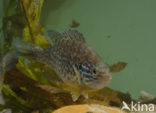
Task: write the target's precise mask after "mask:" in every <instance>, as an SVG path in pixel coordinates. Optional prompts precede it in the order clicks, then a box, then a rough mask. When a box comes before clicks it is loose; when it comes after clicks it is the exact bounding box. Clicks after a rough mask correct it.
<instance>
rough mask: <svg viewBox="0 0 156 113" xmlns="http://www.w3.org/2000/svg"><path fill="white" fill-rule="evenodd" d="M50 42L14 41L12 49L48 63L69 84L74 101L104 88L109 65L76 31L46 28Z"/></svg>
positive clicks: (106, 82) (108, 78)
mask: <svg viewBox="0 0 156 113" xmlns="http://www.w3.org/2000/svg"><path fill="white" fill-rule="evenodd" d="M48 35H49V37H50V39H51V41H52V43H53V45H52V46H51V47H49V48H42V47H39V46H36V45H35V44H32V43H28V42H24V41H22V40H18V39H16V40H14V41H13V48H14V50H16V52H17V53H18V54H20V55H21V56H24V57H27V58H32V59H35V60H37V61H39V62H41V63H43V64H46V65H48V66H50V67H51V68H52V69H53V70H54V71H55V72H56V73H57V75H58V76H59V78H60V79H61V80H62V81H63V82H64V84H66V85H67V86H69V89H68V90H69V91H70V92H71V94H72V98H73V100H74V101H76V100H77V99H78V97H79V96H80V95H84V97H85V98H88V92H89V91H94V90H98V89H101V88H104V86H106V85H107V84H108V83H109V81H110V80H111V74H110V71H109V67H108V66H107V65H106V64H105V63H103V61H102V60H101V58H100V57H99V56H98V55H97V53H96V52H95V51H94V50H93V49H92V48H91V47H90V46H89V45H88V44H87V43H86V41H85V39H84V37H83V35H82V34H81V33H79V32H78V31H76V30H69V31H67V32H63V33H59V32H56V31H48Z"/></svg>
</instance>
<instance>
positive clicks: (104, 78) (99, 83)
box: [89, 73, 112, 90]
mask: <svg viewBox="0 0 156 113" xmlns="http://www.w3.org/2000/svg"><path fill="white" fill-rule="evenodd" d="M111 79H112V76H111V74H110V73H105V74H104V75H101V74H100V75H99V77H98V78H97V79H96V80H95V81H94V83H93V84H90V86H89V87H90V88H93V89H97V90H98V89H102V88H104V87H105V86H106V85H107V84H108V83H109V82H110V80H111Z"/></svg>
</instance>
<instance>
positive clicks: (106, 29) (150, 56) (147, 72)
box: [41, 0, 156, 98]
mask: <svg viewBox="0 0 156 113" xmlns="http://www.w3.org/2000/svg"><path fill="white" fill-rule="evenodd" d="M62 1H63V2H62ZM155 6H156V1H155V0H66V1H65V0H52V1H51V0H47V1H46V3H45V6H44V9H43V13H42V22H41V23H42V24H44V25H45V27H46V29H54V30H58V31H64V30H67V29H69V28H70V26H69V25H70V24H71V23H72V20H73V19H74V20H76V21H78V22H80V26H79V27H78V28H76V29H78V30H79V31H80V32H82V33H83V34H84V36H85V38H86V40H87V42H88V44H90V45H91V46H92V47H93V48H94V49H95V50H96V51H97V53H99V54H100V56H101V57H102V58H103V60H104V61H105V62H107V63H109V64H113V63H117V62H118V61H124V62H127V63H128V65H127V67H126V68H125V69H124V70H123V71H122V72H119V73H115V74H112V76H113V79H112V81H111V83H110V84H109V85H108V86H109V87H110V88H113V89H115V90H120V91H123V92H129V93H130V94H131V95H132V97H133V98H137V97H138V96H139V93H140V91H142V90H145V91H147V92H149V93H151V94H153V95H156V87H155V86H156V82H155V81H156V51H155V48H156V7H155Z"/></svg>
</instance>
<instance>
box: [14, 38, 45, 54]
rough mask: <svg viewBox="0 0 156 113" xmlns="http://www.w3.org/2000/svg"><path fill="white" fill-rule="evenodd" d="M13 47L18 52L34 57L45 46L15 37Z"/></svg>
mask: <svg viewBox="0 0 156 113" xmlns="http://www.w3.org/2000/svg"><path fill="white" fill-rule="evenodd" d="M12 48H13V50H15V51H16V52H17V54H19V55H21V56H28V57H33V56H34V55H36V54H37V53H39V52H41V51H43V48H41V47H39V46H36V45H35V44H32V43H30V42H25V41H23V40H20V39H15V40H14V41H13V43H12Z"/></svg>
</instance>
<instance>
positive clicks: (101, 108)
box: [53, 104, 127, 113]
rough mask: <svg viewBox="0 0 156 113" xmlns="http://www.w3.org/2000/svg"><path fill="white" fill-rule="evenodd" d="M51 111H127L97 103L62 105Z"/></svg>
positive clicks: (97, 112)
mask: <svg viewBox="0 0 156 113" xmlns="http://www.w3.org/2000/svg"><path fill="white" fill-rule="evenodd" d="M53 113H127V112H125V111H122V110H121V109H120V108H115V107H107V106H103V105H98V104H91V105H88V104H84V105H70V106H65V107H62V108H60V109H58V110H56V111H54V112H53Z"/></svg>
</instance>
